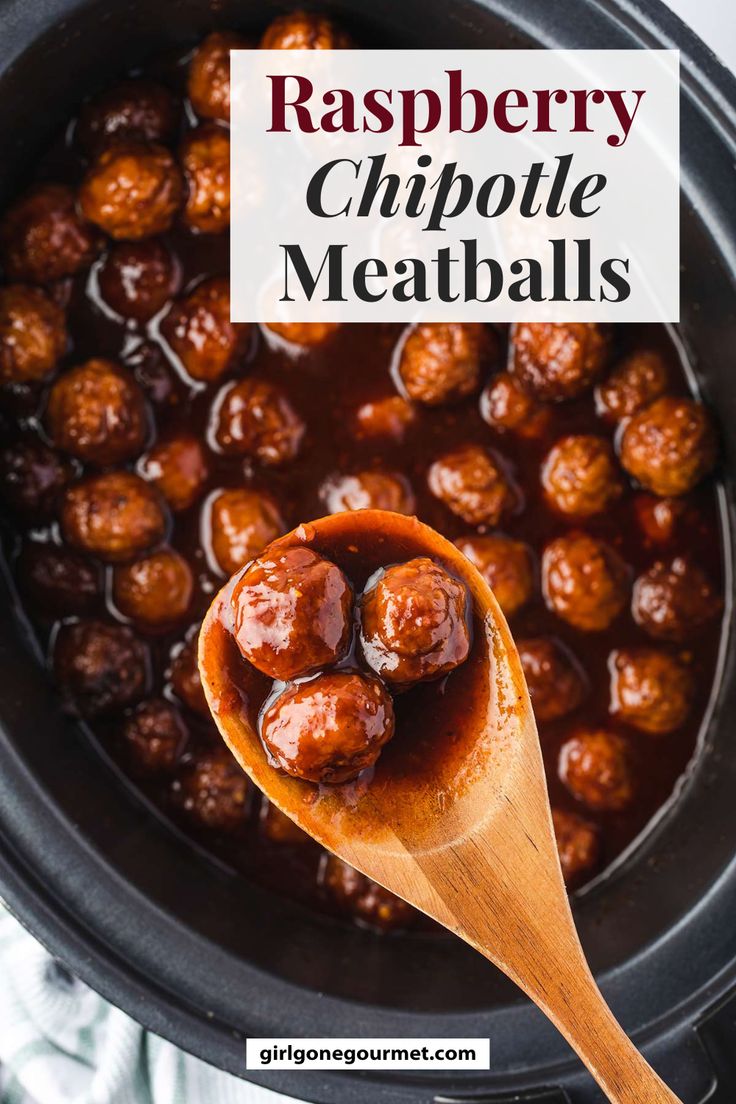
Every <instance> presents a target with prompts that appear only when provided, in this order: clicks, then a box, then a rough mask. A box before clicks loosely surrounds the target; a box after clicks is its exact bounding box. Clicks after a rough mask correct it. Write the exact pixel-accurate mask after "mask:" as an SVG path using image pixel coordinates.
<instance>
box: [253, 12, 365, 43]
mask: <svg viewBox="0 0 736 1104" xmlns="http://www.w3.org/2000/svg"><path fill="white" fill-rule="evenodd" d="M351 45H352V43H351V41H350V37H349V36H348V35H347V34H346V33H345V32H344V31H341V30H340V29H339V28H338V27H336V26H335V24H334V23H333V22H332V21H331V20H330V19H328V18H327V16H326V15H317V14H316V13H315V12H304V11H295V12H289V13H288V14H286V15H280V16H279V17H278V19H274V21H273V22H272V23H270V24H269V26H268V27H267V28H266V31H265V33H264V35H263V38H262V39H261V42H260V48H261V49H262V50H347V49H349V48H350V46H351Z"/></svg>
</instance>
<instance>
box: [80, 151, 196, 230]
mask: <svg viewBox="0 0 736 1104" xmlns="http://www.w3.org/2000/svg"><path fill="white" fill-rule="evenodd" d="M183 196H184V184H183V181H182V178H181V174H180V172H179V169H178V168H177V165H176V162H175V161H174V158H173V157H172V155H171V154H170V153H169V151H168V150H167V149H164V147H163V146H158V145H153V144H152V145H147V144H146V143H144V142H126V143H122V142H121V143H119V144H115V145H113V146H110V147H109V148H108V149H105V150H103V152H102V153H101V154H100V156H99V157H98V158H97V160H96V161H95V162H94V164H93V165H92V166H91V167H90V169H89V170H88V172H87V175H86V176H85V178H84V180H83V181H82V185H81V188H80V189H79V205H80V207H81V210H82V214H83V215H84V216H85V218H88V219H89V220H90V222H94V223H96V225H97V226H99V227H101V228H102V229H103V230H104V231H105V233H106V234H109V235H110V237H111V238H115V240H127V241H139V240H140V239H141V238H152V237H154V236H155V235H156V234H163V233H164V232H165V231H166V230H168V229H169V227H170V226H171V224H172V222H173V221H174V216H175V215H176V213H177V211H178V210H179V208H180V206H181V203H182V199H183Z"/></svg>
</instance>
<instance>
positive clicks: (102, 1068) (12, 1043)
mask: <svg viewBox="0 0 736 1104" xmlns="http://www.w3.org/2000/svg"><path fill="white" fill-rule="evenodd" d="M0 1104H292V1100H291V1098H290V1097H286V1096H282V1095H281V1094H280V1093H274V1092H270V1091H269V1090H268V1089H263V1088H260V1087H259V1086H257V1085H251V1084H249V1083H248V1082H246V1081H241V1080H239V1079H238V1078H236V1077H232V1076H231V1075H230V1074H227V1073H222V1072H221V1071H220V1070H217V1069H215V1068H214V1067H213V1066H209V1065H207V1063H205V1062H202V1061H200V1060H199V1059H198V1058H193V1057H192V1056H191V1055H189V1054H185V1053H184V1052H183V1051H181V1050H178V1049H177V1048H176V1047H175V1046H173V1045H172V1044H171V1043H168V1042H166V1041H165V1040H164V1039H160V1038H159V1037H158V1036H157V1035H152V1034H151V1033H150V1032H147V1031H144V1030H143V1028H142V1027H140V1025H139V1024H137V1023H135V1022H134V1021H133V1020H131V1018H130V1017H129V1016H126V1014H125V1013H124V1012H121V1011H120V1009H118V1008H113V1007H112V1005H110V1004H108V1003H107V1002H106V1001H105V1000H103V999H102V997H100V996H98V995H97V994H96V993H94V992H93V991H92V990H91V989H89V988H88V987H87V986H86V985H83V984H82V982H80V981H77V980H76V979H75V978H72V977H71V976H70V975H69V974H68V973H67V972H66V970H64V969H63V967H60V966H59V965H58V963H56V962H55V961H54V959H53V958H52V957H51V956H50V955H49V954H48V952H47V951H45V950H44V948H43V947H42V946H41V945H40V944H39V943H37V942H36V941H35V939H33V938H32V936H30V935H29V934H28V932H26V931H25V929H24V928H23V927H21V925H20V924H19V923H18V922H17V921H16V920H15V919H14V918H13V917H12V916H10V914H9V913H7V912H6V911H5V910H4V909H2V907H1V906H0Z"/></svg>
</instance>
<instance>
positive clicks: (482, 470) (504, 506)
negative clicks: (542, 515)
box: [427, 445, 517, 525]
mask: <svg viewBox="0 0 736 1104" xmlns="http://www.w3.org/2000/svg"><path fill="white" fill-rule="evenodd" d="M427 482H428V484H429V489H430V491H431V492H432V494H433V495H435V497H436V498H439V499H440V500H441V501H442V502H444V504H445V506H447V508H448V509H449V510H451V511H452V513H453V514H456V515H457V517H459V518H462V520H463V521H465V522H467V524H468V525H497V524H498V521H499V520H500V518H501V515H502V514H504V513H507V512H509V511H511V510H513V509H514V508H515V507H516V505H517V495H516V491H515V489H514V487H513V486H512V484H511V482H510V480H509V477H508V475H507V474H506V472H505V471H504V469H503V467H502V466H501V464H500V463H499V461H498V460H497V459H496V457H495V456H494V454H493V453H491V452H490V451H489V450H488V449H485V448H482V447H481V446H480V445H463V446H461V447H460V448H458V449H455V451H454V452H448V453H446V454H445V455H444V456H442V457H440V459H439V460H435V462H434V464H432V466H431V468H430V469H429V473H428V475H427Z"/></svg>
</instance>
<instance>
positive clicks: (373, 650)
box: [360, 556, 470, 686]
mask: <svg viewBox="0 0 736 1104" xmlns="http://www.w3.org/2000/svg"><path fill="white" fill-rule="evenodd" d="M360 642H361V647H362V649H363V655H364V657H365V660H366V662H367V663H368V664H369V666H370V667H372V668H373V670H374V671H375V672H376V673H377V674H379V675H380V676H381V678H383V679H384V680H385V681H386V682H388V683H390V684H392V685H399V686H402V685H408V684H410V683H413V682H420V681H423V680H425V679H435V678H439V677H440V676H441V675H445V674H447V673H448V671H452V670H454V669H455V668H456V667H459V666H460V664H461V663H464V662H465V660H466V659H467V658H468V655H469V653H470V627H469V622H468V595H467V591H466V589H465V587H464V585H463V584H462V583H461V582H460V581H459V580H458V579H455V578H453V576H452V575H449V574H448V573H447V571H445V569H444V568H443V567H440V566H439V564H436V563H434V562H433V561H432V560H430V559H428V558H427V557H426V556H419V557H417V558H416V559H414V560H408V561H407V562H406V563H402V564H394V565H393V567H388V568H386V570H385V571H382V572H380V574H379V575H378V577H377V578H374V579H373V580H372V581H370V580H369V584H368V586H367V588H366V590H365V592H364V593H363V596H362V598H361V600H360Z"/></svg>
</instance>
